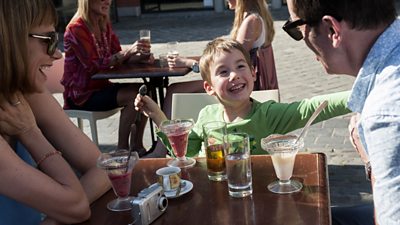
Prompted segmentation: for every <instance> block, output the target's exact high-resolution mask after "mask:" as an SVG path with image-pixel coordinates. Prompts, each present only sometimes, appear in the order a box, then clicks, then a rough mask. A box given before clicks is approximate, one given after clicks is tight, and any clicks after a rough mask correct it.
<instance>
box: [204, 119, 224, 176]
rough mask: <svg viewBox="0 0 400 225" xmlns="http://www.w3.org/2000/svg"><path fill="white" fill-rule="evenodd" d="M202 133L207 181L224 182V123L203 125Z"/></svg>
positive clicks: (213, 122)
mask: <svg viewBox="0 0 400 225" xmlns="http://www.w3.org/2000/svg"><path fill="white" fill-rule="evenodd" d="M203 133H204V144H205V148H206V156H207V171H208V179H210V180H213V181H223V180H226V178H227V176H226V165H225V146H226V134H227V129H226V123H225V122H222V121H212V122H208V123H205V124H204V125H203Z"/></svg>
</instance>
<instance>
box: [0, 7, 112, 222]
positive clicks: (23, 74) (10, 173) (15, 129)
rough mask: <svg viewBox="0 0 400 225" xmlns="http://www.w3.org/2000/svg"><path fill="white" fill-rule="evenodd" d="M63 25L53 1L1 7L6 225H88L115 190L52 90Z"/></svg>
mask: <svg viewBox="0 0 400 225" xmlns="http://www.w3.org/2000/svg"><path fill="white" fill-rule="evenodd" d="M57 18H58V17H57V13H56V10H55V8H54V5H53V2H52V1H51V0H18V1H10V0H0V34H1V35H0V52H1V54H0V68H1V73H0V85H1V88H0V178H1V182H0V224H1V225H20V224H24V225H25V224H28V225H33V224H35V225H36V224H42V225H45V224H58V223H59V222H60V223H67V224H71V223H78V222H82V221H84V220H86V219H88V218H89V216H90V208H89V204H90V203H91V202H93V201H95V200H96V199H97V198H99V197H100V196H101V195H103V194H104V193H105V192H106V191H107V190H108V189H109V188H110V184H109V181H108V178H107V176H106V174H105V173H104V172H103V171H102V170H101V169H99V168H97V167H96V160H97V158H98V156H99V155H100V151H99V149H98V148H97V146H96V145H95V144H93V142H91V141H90V140H89V139H88V138H87V136H86V135H85V134H83V133H82V132H81V131H80V130H79V129H78V128H77V127H76V126H75V125H74V124H73V123H72V122H71V121H70V119H69V118H68V117H67V116H66V115H65V113H64V111H63V110H62V108H61V107H60V105H59V104H58V102H57V101H56V100H55V99H54V97H53V96H52V95H51V93H50V92H49V91H48V90H47V89H46V80H47V75H46V73H47V69H48V67H50V66H52V64H53V62H54V61H55V60H57V59H60V58H61V57H62V55H61V52H60V51H59V50H58V49H57V43H58V35H57V33H56V32H55V27H56V25H57ZM60 128H61V129H60ZM71 167H72V168H71ZM75 172H76V173H78V174H79V175H80V177H79V179H78V177H77V176H76V174H75ZM42 217H44V218H43V219H42ZM57 221H58V222H57Z"/></svg>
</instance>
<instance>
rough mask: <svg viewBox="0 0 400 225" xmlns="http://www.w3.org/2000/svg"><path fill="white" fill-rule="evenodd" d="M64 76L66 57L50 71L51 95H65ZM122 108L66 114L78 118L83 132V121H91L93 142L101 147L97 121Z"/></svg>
mask: <svg viewBox="0 0 400 225" xmlns="http://www.w3.org/2000/svg"><path fill="white" fill-rule="evenodd" d="M63 74H64V57H63V58H62V59H59V60H56V61H54V63H53V66H52V67H50V69H49V71H48V75H49V76H48V79H47V88H48V89H49V90H50V92H51V93H63V92H64V86H63V85H62V84H61V83H60V80H61V78H62V75H63ZM120 110H121V108H116V109H112V110H108V111H86V110H75V109H68V110H64V112H65V113H66V114H67V115H68V116H69V117H71V118H76V119H77V120H78V127H79V129H81V130H82V132H83V120H84V119H86V120H88V121H89V126H90V131H91V133H92V141H93V142H94V143H95V144H96V145H99V140H98V135H97V120H101V119H106V118H108V117H110V116H112V115H114V114H116V113H118V112H119V111H120Z"/></svg>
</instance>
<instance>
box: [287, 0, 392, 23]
mask: <svg viewBox="0 0 400 225" xmlns="http://www.w3.org/2000/svg"><path fill="white" fill-rule="evenodd" d="M293 3H294V9H293V10H294V13H295V14H296V15H297V16H298V17H299V18H301V19H303V20H305V21H306V22H307V23H308V24H309V25H311V26H313V25H318V24H319V22H320V21H321V19H322V17H323V16H325V15H330V16H333V17H334V18H336V19H337V20H339V21H341V20H344V21H346V22H347V23H349V24H350V26H351V28H352V29H357V30H366V29H375V28H377V27H379V26H382V25H386V24H390V23H391V22H393V20H395V19H396V16H397V13H396V7H395V3H394V0H293Z"/></svg>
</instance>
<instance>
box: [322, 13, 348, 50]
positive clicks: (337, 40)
mask: <svg viewBox="0 0 400 225" xmlns="http://www.w3.org/2000/svg"><path fill="white" fill-rule="evenodd" d="M322 23H323V24H324V27H325V29H327V32H328V38H329V39H330V40H331V42H332V47H334V48H337V47H339V45H340V44H341V42H342V28H343V26H342V24H341V23H340V22H339V21H338V20H336V19H335V18H334V17H333V16H323V17H322Z"/></svg>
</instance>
